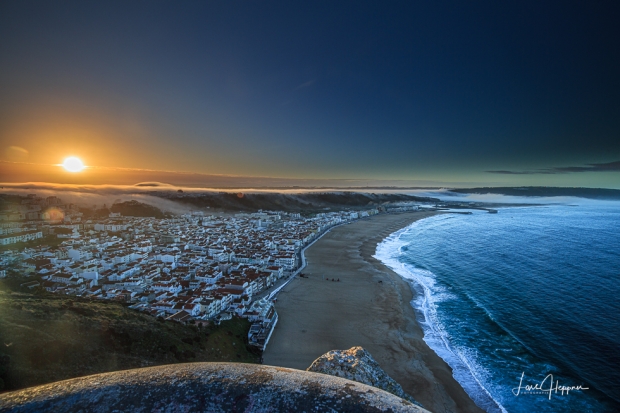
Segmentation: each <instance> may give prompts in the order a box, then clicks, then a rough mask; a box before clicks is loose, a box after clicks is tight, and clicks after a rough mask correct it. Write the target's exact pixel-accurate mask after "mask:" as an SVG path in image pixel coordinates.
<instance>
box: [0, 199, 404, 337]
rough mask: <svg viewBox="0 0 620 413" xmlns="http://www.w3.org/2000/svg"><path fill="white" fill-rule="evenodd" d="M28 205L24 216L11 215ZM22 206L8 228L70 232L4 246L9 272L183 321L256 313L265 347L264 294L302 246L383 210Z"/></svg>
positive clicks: (268, 306)
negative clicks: (92, 211)
mask: <svg viewBox="0 0 620 413" xmlns="http://www.w3.org/2000/svg"><path fill="white" fill-rule="evenodd" d="M37 206H39V207H41V208H37ZM19 207H21V211H22V212H21V214H22V215H21V216H20V220H13V219H7V217H10V216H11V214H12V213H13V212H14V211H16V210H17V211H19V210H20V208H19ZM19 207H18V208H14V209H13V210H12V211H13V212H10V211H9V212H5V213H4V215H1V216H0V231H2V237H8V236H11V237H15V236H18V235H19V236H25V237H29V238H25V239H27V240H31V239H36V238H40V237H42V236H43V235H46V236H51V237H52V238H54V239H57V241H60V242H56V243H55V244H57V245H55V246H52V245H46V244H45V243H44V245H40V246H37V247H33V248H23V249H22V250H21V251H18V250H5V251H3V252H2V254H1V255H0V277H3V276H6V274H7V271H6V269H7V268H12V269H13V270H14V271H16V272H18V273H19V274H22V275H25V276H28V277H30V280H27V281H26V282H24V283H23V284H22V285H23V286H24V287H26V288H31V289H35V288H40V289H45V290H47V291H49V292H52V293H57V294H69V295H75V296H80V297H86V298H92V299H101V300H116V301H121V302H124V303H128V304H129V305H130V307H131V308H134V309H136V310H139V311H143V312H145V313H148V314H151V315H153V316H155V317H163V318H165V319H169V320H174V321H178V322H182V323H197V324H200V323H207V322H209V321H210V320H216V321H217V320H219V319H221V318H222V317H229V316H230V315H232V314H234V315H237V316H240V317H247V318H248V319H250V321H252V322H253V323H254V324H253V327H252V329H251V331H250V333H249V340H250V343H252V344H254V345H256V346H258V347H261V348H264V346H265V345H266V343H267V341H268V340H269V336H270V335H271V331H273V327H274V326H275V323H276V322H277V313H276V312H275V309H274V308H273V304H272V303H271V302H269V301H266V300H257V296H258V295H259V294H260V293H261V292H262V291H264V290H266V289H269V288H270V287H272V286H274V284H276V283H277V282H278V280H281V279H283V278H285V277H289V276H291V275H292V274H293V273H294V272H295V270H297V269H298V268H299V266H300V264H301V262H300V259H301V251H302V249H303V248H304V247H305V246H307V245H308V244H310V243H311V242H312V241H314V240H315V239H316V238H317V237H319V236H320V235H321V234H322V233H324V232H325V231H326V230H328V229H329V228H331V227H333V226H335V225H339V224H342V223H347V222H350V221H352V220H356V219H359V218H363V217H367V216H370V215H374V214H377V213H379V212H380V209H379V208H377V209H369V210H366V211H356V212H351V211H341V212H327V213H320V214H316V215H315V216H313V217H311V218H305V217H302V216H301V215H300V214H295V213H286V212H262V211H259V212H257V213H248V214H235V215H226V216H212V215H209V216H206V215H205V214H204V213H202V212H193V213H188V214H184V215H180V216H175V217H173V218H161V219H157V218H138V217H124V216H121V215H120V214H119V213H110V214H109V216H107V217H106V218H105V219H98V220H82V218H81V215H82V214H81V213H79V212H77V210H76V209H75V208H73V206H67V205H65V204H63V203H62V201H61V200H60V199H58V198H56V197H49V198H46V199H43V198H39V197H37V196H36V195H29V196H28V197H27V198H26V202H24V203H22V204H20V205H19ZM398 208H399V209H398V210H399V211H400V210H402V208H403V207H398ZM404 208H408V209H412V208H415V207H404ZM50 209H53V211H54V214H56V215H55V216H50V215H49V211H50ZM24 211H31V212H32V211H36V212H37V213H38V214H39V215H37V216H36V217H35V216H34V215H32V216H30V215H28V214H30V212H24ZM24 214H26V215H24ZM43 214H47V215H43ZM32 217H34V218H36V219H29V218H32Z"/></svg>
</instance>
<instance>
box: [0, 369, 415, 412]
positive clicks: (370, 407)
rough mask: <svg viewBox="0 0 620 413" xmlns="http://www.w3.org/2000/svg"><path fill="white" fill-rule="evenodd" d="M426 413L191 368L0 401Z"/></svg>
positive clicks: (303, 385) (314, 386) (77, 407)
mask: <svg viewBox="0 0 620 413" xmlns="http://www.w3.org/2000/svg"><path fill="white" fill-rule="evenodd" d="M9 411H10V412H68V413H70V412H93V413H98V412H102V413H103V412H114V411H116V412H153V411H159V412H317V411H319V412H419V413H422V412H427V411H426V410H424V409H422V408H420V407H418V406H415V405H413V404H412V403H411V402H409V401H407V400H404V399H401V398H399V397H397V396H395V395H393V394H390V393H387V392H385V391H383V390H379V389H377V388H374V387H370V386H368V385H365V384H362V383H357V382H353V381H350V380H346V379H343V378H340V377H334V376H328V375H325V374H318V373H312V372H306V371H301V370H293V369H286V368H279V367H272V366H262V365H256V364H235V363H190V364H175V365H167V366H159V367H150V368H144V369H135V370H125V371H117V372H113V373H104V374H96V375H93V376H86V377H81V378H77V379H72V380H65V381H60V382H56V383H51V384H46V385H42V386H37V387H31V388H28V389H24V390H19V391H15V392H10V393H4V394H0V412H9Z"/></svg>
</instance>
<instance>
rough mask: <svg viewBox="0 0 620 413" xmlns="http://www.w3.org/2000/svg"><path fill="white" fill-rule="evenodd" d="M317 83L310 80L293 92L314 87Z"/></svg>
mask: <svg viewBox="0 0 620 413" xmlns="http://www.w3.org/2000/svg"><path fill="white" fill-rule="evenodd" d="M315 82H316V80H315V79H312V80H308V81H307V82H305V83H302V84H301V85H299V86H297V87H296V88H295V89H293V91H297V90H299V89H304V88H307V87H310V86H312V85H314V83H315Z"/></svg>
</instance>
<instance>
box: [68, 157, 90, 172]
mask: <svg viewBox="0 0 620 413" xmlns="http://www.w3.org/2000/svg"><path fill="white" fill-rule="evenodd" d="M62 166H63V167H64V168H65V169H66V170H67V171H69V172H80V171H82V170H83V169H84V168H85V166H84V163H83V162H82V161H81V160H80V159H79V158H76V157H75V156H70V157H68V158H67V159H65V161H64V162H63V163H62Z"/></svg>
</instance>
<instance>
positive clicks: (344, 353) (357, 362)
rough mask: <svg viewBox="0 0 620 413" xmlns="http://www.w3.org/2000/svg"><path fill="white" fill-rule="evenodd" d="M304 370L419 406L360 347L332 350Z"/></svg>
mask: <svg viewBox="0 0 620 413" xmlns="http://www.w3.org/2000/svg"><path fill="white" fill-rule="evenodd" d="M306 370H307V371H312V372H315V373H323V374H329V375H331V376H336V377H342V378H345V379H347V380H353V381H357V382H360V383H364V384H367V385H369V386H373V387H377V388H379V389H381V390H385V391H386V392H388V393H392V394H394V395H396V396H398V397H400V398H402V399H405V400H409V401H410V402H413V403H416V404H419V403H418V402H416V401H415V400H414V399H413V397H411V396H410V395H408V394H407V393H405V392H404V391H403V388H402V387H401V386H400V384H398V383H396V381H395V380H394V379H393V378H391V377H390V376H388V375H387V373H386V372H385V371H383V369H382V368H381V366H379V363H377V362H376V361H375V359H373V358H372V356H371V355H370V353H369V352H368V351H366V350H364V349H363V348H362V347H351V348H350V349H348V350H332V351H330V352H328V353H325V354H323V355H322V356H321V357H319V358H318V359H316V360H314V362H313V363H312V365H310V367H308V368H307V369H306Z"/></svg>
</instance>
